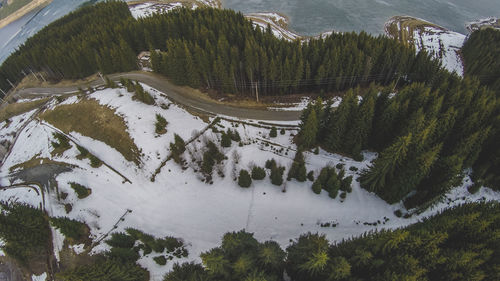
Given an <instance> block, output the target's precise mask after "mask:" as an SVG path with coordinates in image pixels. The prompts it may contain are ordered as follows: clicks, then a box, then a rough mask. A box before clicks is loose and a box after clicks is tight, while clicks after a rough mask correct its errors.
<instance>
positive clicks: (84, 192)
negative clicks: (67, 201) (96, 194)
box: [69, 182, 91, 199]
mask: <svg viewBox="0 0 500 281" xmlns="http://www.w3.org/2000/svg"><path fill="white" fill-rule="evenodd" d="M69 185H70V186H71V188H73V190H74V191H75V192H76V194H77V196H78V199H83V198H85V197H87V196H89V195H90V193H91V189H90V188H87V187H85V186H83V185H81V184H78V183H76V182H70V183H69Z"/></svg>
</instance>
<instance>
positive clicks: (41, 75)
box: [39, 73, 47, 82]
mask: <svg viewBox="0 0 500 281" xmlns="http://www.w3.org/2000/svg"><path fill="white" fill-rule="evenodd" d="M39 75H40V77H41V78H42V80H43V82H47V80H45V77H43V74H42V73H39Z"/></svg>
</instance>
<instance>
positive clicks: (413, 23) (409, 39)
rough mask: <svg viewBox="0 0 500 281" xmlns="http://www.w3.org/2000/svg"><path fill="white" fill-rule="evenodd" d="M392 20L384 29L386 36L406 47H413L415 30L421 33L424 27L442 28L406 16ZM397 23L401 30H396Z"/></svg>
mask: <svg viewBox="0 0 500 281" xmlns="http://www.w3.org/2000/svg"><path fill="white" fill-rule="evenodd" d="M392 20H393V22H392V23H391V24H390V25H387V26H386V28H385V31H386V33H387V35H388V36H390V37H392V38H394V39H396V40H399V41H400V42H401V43H403V44H406V45H409V44H410V45H413V40H414V39H415V38H413V34H414V31H415V30H418V31H419V32H421V31H422V30H423V29H424V27H426V26H432V27H435V28H438V29H442V27H440V26H438V25H435V24H433V23H430V22H427V21H424V20H420V19H416V18H412V17H408V16H396V17H393V18H392ZM398 23H400V25H401V29H399V28H398ZM407 28H408V29H407Z"/></svg>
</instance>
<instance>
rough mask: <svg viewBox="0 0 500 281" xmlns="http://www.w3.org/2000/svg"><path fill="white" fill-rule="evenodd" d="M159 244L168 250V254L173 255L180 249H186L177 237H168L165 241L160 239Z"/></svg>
mask: <svg viewBox="0 0 500 281" xmlns="http://www.w3.org/2000/svg"><path fill="white" fill-rule="evenodd" d="M158 240H159V242H160V243H161V244H162V245H163V246H164V247H165V248H166V249H167V252H169V253H171V252H173V251H175V250H176V249H178V248H182V247H184V242H182V240H181V239H177V238H175V237H170V236H167V237H165V238H163V239H158Z"/></svg>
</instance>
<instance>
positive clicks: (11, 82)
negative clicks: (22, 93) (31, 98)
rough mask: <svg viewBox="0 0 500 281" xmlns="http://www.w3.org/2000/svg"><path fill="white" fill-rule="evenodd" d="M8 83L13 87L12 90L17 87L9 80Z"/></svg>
mask: <svg viewBox="0 0 500 281" xmlns="http://www.w3.org/2000/svg"><path fill="white" fill-rule="evenodd" d="M7 82H9V84H10V85H11V86H12V88H15V87H16V86H14V84H12V82H10V80H9V79H7Z"/></svg>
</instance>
